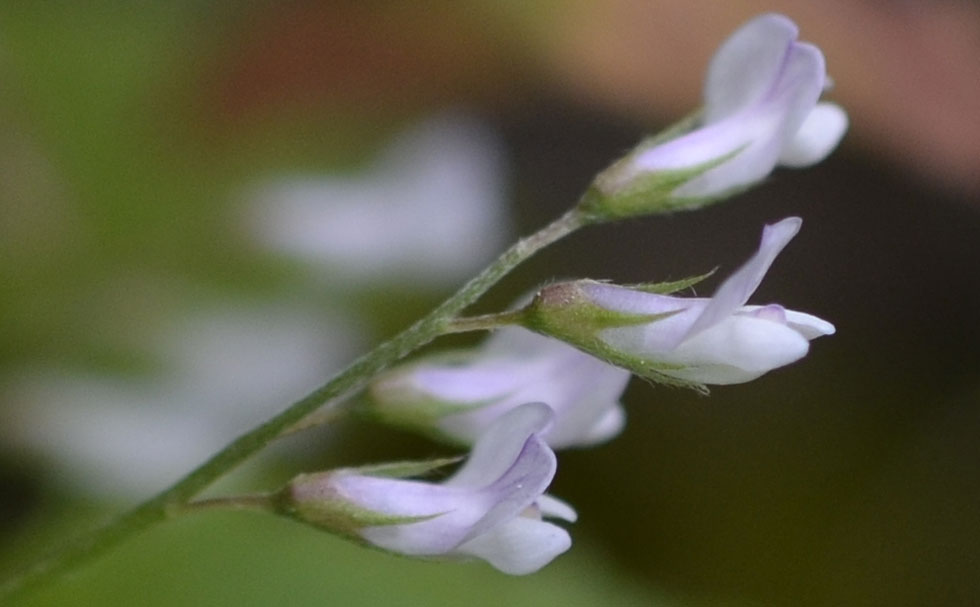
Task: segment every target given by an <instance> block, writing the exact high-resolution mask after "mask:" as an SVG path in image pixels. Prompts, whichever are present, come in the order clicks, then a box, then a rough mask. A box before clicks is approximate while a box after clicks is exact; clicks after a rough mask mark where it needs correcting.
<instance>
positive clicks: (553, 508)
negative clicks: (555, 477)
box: [537, 493, 578, 523]
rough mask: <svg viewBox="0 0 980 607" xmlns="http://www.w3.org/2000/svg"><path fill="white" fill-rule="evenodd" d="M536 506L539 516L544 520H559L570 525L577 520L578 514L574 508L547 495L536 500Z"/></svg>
mask: <svg viewBox="0 0 980 607" xmlns="http://www.w3.org/2000/svg"><path fill="white" fill-rule="evenodd" d="M537 505H538V510H540V511H541V516H543V517H545V518H560V519H562V520H564V521H568V522H570V523H574V522H575V521H577V520H578V514H577V513H576V512H575V509H574V508H572V507H571V506H569V505H568V504H566V503H565V502H564V501H562V500H560V499H558V498H557V497H554V496H551V495H548V494H547V493H545V494H543V495H542V496H541V497H539V498H538V501H537Z"/></svg>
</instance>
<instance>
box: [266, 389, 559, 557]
mask: <svg viewBox="0 0 980 607" xmlns="http://www.w3.org/2000/svg"><path fill="white" fill-rule="evenodd" d="M552 415H553V413H552V411H551V409H549V408H548V407H547V406H546V405H543V404H541V403H531V404H526V405H524V406H522V407H518V408H516V409H513V410H512V411H510V412H509V413H507V414H506V415H504V416H503V417H501V418H500V419H499V420H497V422H496V423H494V424H493V425H492V426H491V427H490V428H488V429H487V431H486V432H485V433H484V434H483V436H481V437H480V439H479V440H478V441H477V442H476V444H475V445H474V447H473V451H472V453H471V455H470V457H469V460H468V461H467V462H466V463H465V464H464V465H463V467H462V468H460V470H459V471H458V472H456V473H455V474H454V475H453V476H451V477H450V478H449V479H447V480H446V481H444V482H442V483H439V484H435V483H429V482H424V481H418V480H405V479H400V478H391V477H390V476H381V475H378V474H372V470H371V469H370V468H348V469H340V470H334V471H330V472H322V473H318V474H310V475H302V476H300V477H298V478H296V479H295V480H293V481H292V482H291V483H290V485H289V486H288V487H287V489H286V492H285V493H284V496H283V497H284V500H283V509H284V512H285V513H287V514H289V515H290V516H293V517H295V518H298V519H300V520H302V521H304V522H307V523H310V524H313V525H316V526H318V527H321V528H324V529H326V530H328V531H332V532H334V533H338V534H341V535H346V536H348V537H351V538H353V539H356V540H359V541H361V542H364V543H366V544H368V545H371V546H375V547H377V548H381V549H383V550H387V551H390V552H394V553H398V554H404V555H408V556H416V557H431V558H463V559H466V558H478V559H482V560H485V561H487V562H488V563H490V564H491V565H492V566H493V567H495V568H497V569H499V570H500V571H503V572H504V573H509V574H512V575H523V574H527V573H532V572H534V571H537V570H538V569H540V568H541V567H543V566H545V565H546V564H548V563H549V562H551V560H552V559H554V558H555V557H556V556H558V555H559V554H561V553H562V552H564V551H566V550H567V549H568V548H569V547H570V546H571V538H570V537H569V535H568V532H566V531H565V530H564V529H562V528H561V527H558V526H557V525H554V524H552V523H549V522H545V521H543V520H542V517H557V518H562V519H565V520H568V521H574V520H575V516H576V515H575V511H574V510H572V509H571V507H569V506H568V505H566V504H564V503H563V502H561V501H559V500H557V499H555V498H552V497H549V496H546V495H544V491H545V489H547V487H548V485H549V484H550V483H551V479H552V478H553V477H554V474H555V469H556V466H557V463H556V459H555V454H554V452H553V451H552V450H551V449H550V448H549V447H548V445H547V444H546V443H545V442H544V440H543V439H542V438H541V436H540V435H541V433H542V432H543V431H544V430H545V429H546V428H547V426H548V425H549V424H550V423H551V418H552ZM382 468H384V467H382Z"/></svg>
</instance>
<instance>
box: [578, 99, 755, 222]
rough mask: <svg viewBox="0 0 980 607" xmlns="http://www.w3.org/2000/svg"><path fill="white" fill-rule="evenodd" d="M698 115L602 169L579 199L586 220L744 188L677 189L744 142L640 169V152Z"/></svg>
mask: <svg viewBox="0 0 980 607" xmlns="http://www.w3.org/2000/svg"><path fill="white" fill-rule="evenodd" d="M696 120H697V116H696V115H695V116H693V117H691V118H688V119H685V120H683V121H681V122H680V123H678V124H677V125H675V126H674V127H672V128H670V129H668V130H667V131H665V132H664V133H661V134H660V135H658V136H655V137H649V138H647V139H645V140H643V141H642V142H640V144H639V145H637V146H636V147H635V148H634V149H633V150H632V151H631V152H630V153H629V154H627V155H626V156H624V157H623V158H620V159H619V160H617V161H616V162H614V163H613V164H612V165H610V166H609V167H608V168H606V169H605V170H604V171H602V172H601V173H599V174H598V175H597V176H596V178H595V180H594V181H593V182H592V185H591V186H590V187H589V189H588V190H586V192H585V194H584V195H583V196H582V199H581V200H580V201H579V205H578V208H579V209H580V210H581V212H582V214H583V216H584V217H585V218H586V221H588V222H589V223H602V222H606V221H615V220H618V219H624V218H626V217H636V216H640V215H654V214H660V213H669V212H673V211H683V210H691V209H697V208H700V207H703V206H705V205H708V204H711V203H713V202H717V201H719V200H723V199H725V198H729V197H731V196H733V195H734V194H737V193H738V192H739V191H741V190H743V189H745V188H734V189H732V190H727V191H724V192H719V193H717V194H714V195H711V196H703V197H679V196H675V195H674V191H675V190H676V189H677V188H679V187H680V186H682V185H684V184H685V183H687V182H688V181H690V180H692V179H694V178H696V177H699V176H701V175H703V174H704V173H706V172H707V171H709V170H711V169H713V168H715V167H717V166H719V165H721V164H723V163H725V162H727V161H729V160H731V159H732V158H733V157H735V156H736V155H738V154H739V153H740V152H741V151H742V150H744V149H745V146H742V147H739V148H736V149H734V150H732V151H730V152H728V153H726V154H722V155H721V156H718V157H716V158H712V159H710V160H708V161H705V162H702V163H700V164H697V165H694V166H690V167H687V168H684V169H663V170H648V171H642V170H641V171H637V169H636V168H635V166H634V165H635V162H636V158H637V156H639V155H641V154H642V153H644V152H646V151H647V150H649V149H651V148H654V147H656V146H658V145H662V144H664V143H666V142H668V141H670V140H672V139H676V138H677V137H679V136H682V135H683V134H684V133H685V132H687V131H688V130H690V128H691V127H692V126H693V125H695V124H696Z"/></svg>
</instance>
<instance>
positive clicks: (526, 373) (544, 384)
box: [364, 327, 630, 449]
mask: <svg viewBox="0 0 980 607" xmlns="http://www.w3.org/2000/svg"><path fill="white" fill-rule="evenodd" d="M629 378H630V373H629V372H628V371H624V370H623V369H619V368H617V367H614V366H612V365H609V364H607V363H604V362H602V361H600V360H598V359H596V358H595V357H593V356H590V355H588V354H585V353H584V352H581V351H579V350H577V349H575V348H573V347H572V346H569V345H567V344H565V343H563V342H561V341H559V340H556V339H551V338H548V337H544V336H542V335H537V334H535V333H532V332H531V331H528V330H526V329H523V328H519V327H507V328H503V329H500V330H498V331H496V333H494V335H493V336H491V337H490V338H489V339H488V340H487V341H486V342H485V343H484V344H483V345H482V346H480V347H478V348H474V349H472V350H467V351H461V352H453V353H449V354H442V355H435V356H432V357H427V358H423V359H422V360H419V361H417V362H412V363H409V364H406V365H402V366H400V367H396V368H394V369H392V370H390V371H388V372H387V373H385V374H383V375H381V376H380V377H379V378H378V379H376V380H375V381H374V382H373V383H372V384H371V387H370V389H369V391H368V395H367V399H366V403H365V405H364V410H365V411H367V412H368V413H369V414H370V415H372V416H373V417H376V418H378V419H380V420H382V421H385V422H389V423H393V424H397V425H402V426H406V427H409V428H412V429H417V430H422V431H425V432H428V433H431V434H436V435H437V436H439V437H441V438H444V439H448V440H450V441H452V442H457V443H462V444H472V443H473V441H475V440H476V439H477V438H478V437H479V436H480V435H481V434H482V433H483V431H484V430H485V429H486V428H487V427H488V426H489V425H490V424H491V423H492V422H493V421H494V420H496V419H497V418H499V417H500V416H502V415H504V414H505V413H507V412H508V411H510V410H511V409H513V408H515V407H517V406H519V405H522V404H524V403H528V402H543V403H546V404H547V405H548V406H549V407H551V408H552V409H553V410H554V411H555V422H554V424H553V425H552V427H551V428H550V430H548V432H547V433H545V434H543V436H544V438H545V440H547V441H548V444H549V445H551V447H552V448H555V449H560V448H564V447H576V446H587V445H592V444H596V443H599V442H603V441H606V440H608V439H610V438H612V437H614V436H616V435H617V434H619V432H620V431H621V430H622V428H623V424H624V423H625V414H624V412H623V407H622V405H621V404H620V403H619V398H620V397H621V396H622V393H623V390H625V389H626V384H627V382H629Z"/></svg>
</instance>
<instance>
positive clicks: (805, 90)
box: [760, 42, 827, 168]
mask: <svg viewBox="0 0 980 607" xmlns="http://www.w3.org/2000/svg"><path fill="white" fill-rule="evenodd" d="M826 70H827V66H826V63H825V61H824V58H823V53H821V52H820V49H818V48H817V47H815V46H813V45H812V44H808V43H806V42H798V43H795V44H793V45H792V46H791V47H790V49H789V51H788V52H787V54H786V61H785V63H784V65H783V68H782V70H781V72H780V76H779V80H778V81H777V82H776V83H775V87H773V90H772V92H771V94H770V96H769V98H768V99H766V100H765V102H763V103H762V104H760V108H767V109H768V110H769V111H772V112H775V113H778V114H780V115H781V117H782V119H781V120H780V133H779V135H778V136H777V137H776V139H777V141H778V142H779V148H780V151H781V150H782V148H783V147H785V146H787V145H789V143H790V141H792V140H793V137H794V136H795V135H796V132H797V131H798V130H799V129H800V126H801V125H802V124H803V122H804V121H805V120H806V119H807V117H808V116H809V115H810V113H811V112H812V111H813V108H814V107H815V106H816V104H817V101H818V100H819V99H820V94H821V93H822V92H823V87H824V81H825V80H826V74H827V71H826ZM778 158H779V156H778V153H777V156H776V157H774V158H773V159H772V166H773V167H774V166H775V165H776V161H777V160H778ZM770 168H771V167H770Z"/></svg>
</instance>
